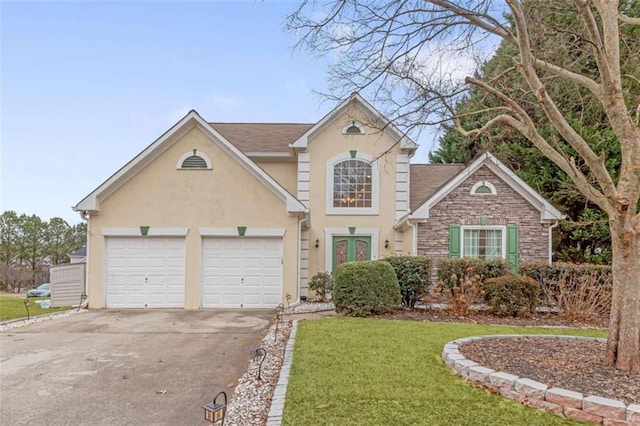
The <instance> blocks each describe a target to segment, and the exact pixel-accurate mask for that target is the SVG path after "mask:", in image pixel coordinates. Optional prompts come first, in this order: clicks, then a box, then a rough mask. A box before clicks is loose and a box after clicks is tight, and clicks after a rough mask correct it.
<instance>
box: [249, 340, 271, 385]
mask: <svg viewBox="0 0 640 426" xmlns="http://www.w3.org/2000/svg"><path fill="white" fill-rule="evenodd" d="M249 353H250V354H251V356H252V357H254V358H257V357H259V356H261V357H262V359H261V360H260V364H258V380H262V376H261V375H260V372H261V371H262V363H263V362H264V359H265V358H266V357H267V351H266V350H265V349H264V348H254V349H249Z"/></svg>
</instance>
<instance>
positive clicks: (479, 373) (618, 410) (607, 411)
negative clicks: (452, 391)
mask: <svg viewBox="0 0 640 426" xmlns="http://www.w3.org/2000/svg"><path fill="white" fill-rule="evenodd" d="M522 336H523V335H506V334H505V335H493V336H476V337H466V338H463V339H458V340H454V341H453V342H449V343H447V344H446V345H444V348H443V350H442V359H443V361H444V363H445V364H446V365H447V366H449V367H450V368H452V369H453V370H455V371H456V373H458V375H459V376H461V377H463V378H464V379H466V380H468V381H470V382H472V383H476V384H479V385H481V386H484V387H486V388H488V389H491V390H493V391H495V392H497V393H499V394H500V395H502V396H504V397H506V398H510V399H515V400H516V401H518V402H522V403H524V404H527V405H529V406H531V407H535V408H537V409H540V410H544V411H549V412H551V413H554V414H558V415H561V416H567V417H571V418H574V419H578V420H582V421H585V422H593V423H597V424H603V425H605V426H640V405H638V404H630V405H625V404H624V403H623V402H622V401H618V400H615V399H609V398H603V397H600V396H597V395H584V394H582V393H579V392H575V391H572V390H568V389H563V388H550V387H548V386H547V385H546V384H544V383H540V382H537V381H535V380H531V379H529V378H526V377H518V376H515V375H513V374H509V373H505V372H502V371H495V370H492V369H490V368H487V367H483V366H481V365H479V364H478V363H476V362H475V361H471V360H469V359H466V358H465V356H464V355H463V354H462V353H460V349H459V347H460V345H464V344H465V343H470V342H473V341H475V340H480V339H509V338H514V337H522ZM535 337H536V338H551V339H585V340H599V341H604V340H605V339H593V338H589V337H578V336H556V335H536V336H535Z"/></svg>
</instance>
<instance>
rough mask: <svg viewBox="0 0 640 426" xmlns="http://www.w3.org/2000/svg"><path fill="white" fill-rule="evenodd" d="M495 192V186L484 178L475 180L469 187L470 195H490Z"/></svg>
mask: <svg viewBox="0 0 640 426" xmlns="http://www.w3.org/2000/svg"><path fill="white" fill-rule="evenodd" d="M490 194H493V195H495V194H497V192H496V187H495V186H493V185H492V184H491V182H487V181H486V180H481V181H479V182H476V183H475V184H474V185H473V186H472V187H471V195H490Z"/></svg>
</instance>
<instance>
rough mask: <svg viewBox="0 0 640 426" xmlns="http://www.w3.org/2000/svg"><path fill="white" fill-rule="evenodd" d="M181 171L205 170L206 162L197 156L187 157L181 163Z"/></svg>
mask: <svg viewBox="0 0 640 426" xmlns="http://www.w3.org/2000/svg"><path fill="white" fill-rule="evenodd" d="M181 168H182V169H206V168H207V162H206V161H204V158H202V157H199V156H197V155H192V156H190V157H187V159H186V160H184V161H183V162H182V166H181Z"/></svg>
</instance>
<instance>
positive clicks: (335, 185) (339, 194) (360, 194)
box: [326, 150, 379, 215]
mask: <svg viewBox="0 0 640 426" xmlns="http://www.w3.org/2000/svg"><path fill="white" fill-rule="evenodd" d="M378 186H379V172H378V163H377V162H376V161H375V159H374V158H373V157H371V156H369V155H368V154H365V153H361V152H356V151H355V150H354V151H350V152H348V153H343V154H340V155H338V156H336V157H334V158H332V159H330V160H329V161H328V162H327V180H326V213H327V214H346V215H352V214H355V215H359V214H378V204H379V201H378V198H379V188H378Z"/></svg>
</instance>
